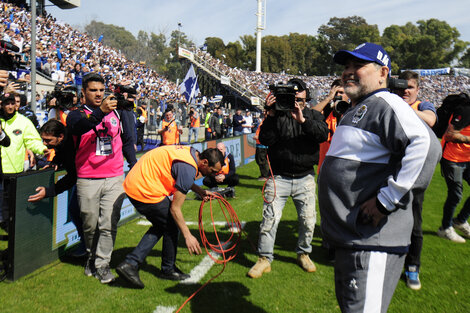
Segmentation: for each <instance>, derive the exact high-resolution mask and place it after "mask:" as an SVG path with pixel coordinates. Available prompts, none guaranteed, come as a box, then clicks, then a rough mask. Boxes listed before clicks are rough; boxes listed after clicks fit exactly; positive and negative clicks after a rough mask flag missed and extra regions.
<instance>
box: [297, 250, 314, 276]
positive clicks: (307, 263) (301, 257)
mask: <svg viewBox="0 0 470 313" xmlns="http://www.w3.org/2000/svg"><path fill="white" fill-rule="evenodd" d="M297 263H298V264H299V265H300V267H301V268H302V269H303V270H304V271H306V272H308V273H313V272H315V271H316V270H317V267H316V266H315V264H313V262H312V260H310V257H309V256H308V254H306V253H301V254H298V255H297Z"/></svg>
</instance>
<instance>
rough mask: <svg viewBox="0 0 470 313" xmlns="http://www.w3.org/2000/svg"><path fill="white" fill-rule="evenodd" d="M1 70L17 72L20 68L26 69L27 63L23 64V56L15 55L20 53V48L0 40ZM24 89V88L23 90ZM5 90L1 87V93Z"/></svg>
mask: <svg viewBox="0 0 470 313" xmlns="http://www.w3.org/2000/svg"><path fill="white" fill-rule="evenodd" d="M0 50H3V51H2V52H1V53H0V70H3V71H16V70H18V69H19V68H25V66H26V63H23V62H21V56H20V55H18V54H14V53H16V52H19V51H20V48H18V47H17V46H15V45H14V44H12V43H11V42H8V41H4V40H0ZM23 89H24V88H23ZM1 91H3V88H2V87H0V92H1Z"/></svg>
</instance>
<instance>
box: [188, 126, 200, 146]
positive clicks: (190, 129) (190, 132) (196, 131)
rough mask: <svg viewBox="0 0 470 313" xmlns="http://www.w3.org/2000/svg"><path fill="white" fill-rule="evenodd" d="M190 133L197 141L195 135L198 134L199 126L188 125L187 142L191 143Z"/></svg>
mask: <svg viewBox="0 0 470 313" xmlns="http://www.w3.org/2000/svg"><path fill="white" fill-rule="evenodd" d="M192 134H194V141H195V142H197V137H198V134H199V128H198V127H189V134H188V143H191V137H192Z"/></svg>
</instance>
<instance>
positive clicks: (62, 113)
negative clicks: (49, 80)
mask: <svg viewBox="0 0 470 313" xmlns="http://www.w3.org/2000/svg"><path fill="white" fill-rule="evenodd" d="M51 97H52V98H51V99H49V106H50V108H51V109H50V110H49V119H56V120H59V121H60V122H61V123H62V124H64V126H67V115H68V114H69V113H70V111H73V110H75V109H77V106H78V96H77V88H75V87H74V86H66V87H64V86H63V85H62V84H60V83H57V84H56V85H55V87H54V91H53V92H52V95H51ZM51 104H52V105H51Z"/></svg>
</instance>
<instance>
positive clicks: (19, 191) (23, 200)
mask: <svg viewBox="0 0 470 313" xmlns="http://www.w3.org/2000/svg"><path fill="white" fill-rule="evenodd" d="M253 136H254V134H248V135H244V136H240V137H231V138H226V139H220V140H211V141H206V142H199V143H195V144H192V145H191V146H193V147H194V148H196V149H197V150H198V151H203V150H205V149H207V148H215V147H216V145H217V143H218V142H224V143H225V145H226V147H227V151H228V152H230V153H231V154H232V155H233V156H234V158H235V163H236V166H240V165H244V164H247V163H249V162H250V161H252V160H253V159H254V155H255V151H256V148H255V146H256V145H255V144H256V143H255V140H254V139H253ZM125 166H126V167H127V164H126V165H125ZM125 170H126V171H127V170H128V168H127V169H126V168H125ZM64 174H65V173H64V172H54V171H52V170H41V171H34V172H27V173H23V174H18V175H15V176H13V177H11V178H10V179H11V184H10V186H11V189H10V192H9V195H10V200H9V201H11V202H10V204H11V207H12V208H13V210H12V215H13V217H14V218H13V222H12V225H11V228H10V232H9V242H8V267H9V269H8V276H7V278H8V279H9V280H13V281H14V280H17V279H19V278H21V277H23V276H25V275H27V274H29V273H31V272H33V271H35V270H36V269H38V268H40V267H42V266H44V265H47V264H50V263H51V262H54V261H55V260H57V259H58V258H59V257H61V256H62V255H64V254H65V252H66V250H67V249H69V248H70V247H72V246H74V245H75V244H77V243H78V242H79V236H78V234H77V231H76V229H75V226H74V225H73V223H72V221H71V219H70V216H69V215H68V210H67V206H68V203H69V198H70V196H71V191H68V192H64V193H62V194H60V195H58V196H57V197H56V198H46V199H43V200H42V201H40V202H37V203H31V202H28V195H31V194H34V193H35V189H36V187H37V186H49V185H51V184H52V183H53V182H54V181H57V180H58V179H59V178H60V177H61V176H62V175H64ZM196 184H198V185H202V179H199V180H197V181H196ZM137 216H138V213H137V211H136V210H135V209H134V207H133V206H132V205H131V203H130V202H129V200H128V199H127V198H126V199H125V200H124V202H123V205H122V208H121V220H120V222H119V226H120V225H122V224H125V223H127V222H129V221H131V220H132V219H134V218H136V217H137Z"/></svg>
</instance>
